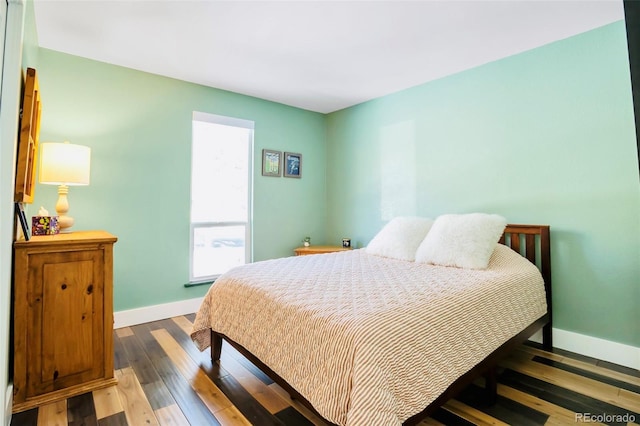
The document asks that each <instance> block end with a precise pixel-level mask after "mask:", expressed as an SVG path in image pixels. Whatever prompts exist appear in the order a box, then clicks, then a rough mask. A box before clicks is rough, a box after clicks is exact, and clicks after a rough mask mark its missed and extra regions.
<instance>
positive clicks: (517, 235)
mask: <svg viewBox="0 0 640 426" xmlns="http://www.w3.org/2000/svg"><path fill="white" fill-rule="evenodd" d="M500 243H501V244H504V245H506V246H508V247H511V248H512V249H513V250H514V251H516V252H518V253H519V254H521V255H522V256H524V257H526V258H527V259H529V261H530V262H531V263H533V264H534V265H536V266H537V267H538V269H540V272H541V273H542V277H543V279H544V286H545V293H546V298H547V313H546V314H544V315H543V316H542V317H540V318H538V319H537V320H536V321H534V322H533V323H531V324H530V325H529V326H528V327H527V328H525V329H524V330H523V331H521V332H520V333H519V334H517V335H516V336H514V337H513V338H511V339H510V340H508V341H507V342H505V343H504V344H503V345H502V346H500V347H499V348H498V349H496V350H495V351H493V352H492V353H491V354H489V355H488V356H487V357H486V358H485V359H484V360H483V361H481V362H480V363H478V364H476V365H475V366H474V367H473V368H471V370H469V371H467V372H466V373H465V374H464V375H462V376H461V377H460V378H458V380H456V381H455V382H453V383H452V384H451V385H450V386H449V387H448V388H447V389H446V390H445V391H444V392H443V393H442V394H441V395H440V396H439V397H438V398H436V399H435V400H434V401H433V402H432V403H431V404H429V405H428V406H427V407H426V408H425V409H424V410H423V411H421V412H420V413H418V414H416V415H414V416H412V417H410V418H408V419H407V420H406V421H405V422H404V424H405V425H415V424H417V423H419V422H420V421H422V420H424V419H425V418H426V417H429V416H430V415H432V414H433V413H434V412H435V411H436V410H437V409H438V408H439V407H440V406H442V405H443V404H444V403H446V402H447V401H448V400H449V399H451V398H453V397H454V396H456V395H457V394H458V393H459V392H461V391H462V390H463V389H464V388H466V387H467V386H469V385H470V384H471V383H472V382H473V381H474V380H476V379H477V378H479V377H482V376H484V377H485V380H486V382H485V383H486V392H487V402H488V403H489V404H493V403H494V402H495V400H496V398H497V387H498V384H497V374H496V370H497V364H498V361H499V360H500V359H501V358H504V357H505V356H507V355H508V354H509V353H511V352H513V350H515V348H516V347H518V346H519V345H521V344H522V343H524V342H525V341H526V340H528V339H529V338H530V337H531V336H532V335H533V334H534V333H535V332H536V331H538V330H540V329H541V328H542V346H543V348H544V350H547V351H550V350H551V348H552V347H553V342H552V335H551V327H552V322H551V317H552V315H551V312H552V310H551V254H550V253H551V249H550V244H549V226H547V225H507V227H506V228H505V231H504V234H503V235H502V237H501V238H500ZM223 340H225V341H227V343H229V344H230V345H231V346H233V347H234V348H235V349H236V350H237V351H238V352H240V353H241V354H242V355H243V356H245V357H246V358H247V359H248V360H249V361H251V362H252V363H253V364H255V365H256V366H257V367H258V368H259V369H260V370H262V371H263V372H264V373H265V374H266V375H268V376H269V377H271V379H273V380H274V381H275V382H276V383H278V384H279V385H280V386H281V387H282V388H283V389H285V390H286V391H287V392H288V393H289V395H290V396H291V398H292V399H296V400H299V401H300V402H301V403H302V404H303V405H305V406H306V407H307V408H309V409H310V410H311V411H312V412H313V413H314V414H316V415H317V416H318V417H320V418H322V416H321V415H320V414H319V413H318V412H317V411H316V410H315V409H314V408H313V406H312V405H311V403H310V402H309V401H307V400H306V399H305V398H304V397H303V396H302V395H300V393H298V391H296V390H295V389H294V388H293V387H291V385H289V384H288V383H287V382H286V381H285V380H284V379H282V378H281V377H280V376H279V375H278V374H276V373H275V372H274V371H273V370H271V368H269V367H268V366H267V365H265V364H264V363H263V362H262V361H260V360H259V359H258V358H257V357H255V356H254V355H253V354H252V353H251V352H249V351H248V350H247V349H245V348H244V347H243V346H242V345H240V344H238V343H236V342H234V341H233V340H231V339H229V338H228V337H227V336H225V335H223V334H220V333H217V332H215V331H213V330H211V361H212V362H214V363H215V362H219V360H220V353H221V351H222V341H223ZM327 423H328V424H331V423H330V422H327Z"/></svg>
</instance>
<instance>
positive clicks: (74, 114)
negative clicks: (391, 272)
mask: <svg viewBox="0 0 640 426" xmlns="http://www.w3.org/2000/svg"><path fill="white" fill-rule="evenodd" d="M38 53H39V54H38V71H39V73H40V82H41V89H42V90H41V91H42V99H43V106H44V112H43V118H42V129H41V141H46V140H51V141H63V140H70V141H71V142H75V143H79V144H84V145H88V146H91V147H92V149H93V153H92V161H93V163H92V182H91V185H90V186H88V187H74V188H71V192H70V200H71V207H72V211H71V213H72V215H73V216H75V217H76V226H75V229H78V230H81V229H106V230H108V231H110V232H112V233H114V234H116V235H117V236H118V237H119V242H118V243H117V246H116V258H115V308H116V310H125V309H130V308H135V307H141V306H147V305H153V304H158V303H164V302H171V301H177V300H182V299H188V298H192V297H198V296H201V295H203V294H204V291H205V290H206V288H205V287H200V288H193V289H185V288H184V287H183V284H184V283H185V282H186V280H187V277H188V241H189V240H188V213H189V212H188V205H189V154H190V151H189V149H190V126H191V112H192V111H193V110H198V111H203V112H209V113H214V114H221V115H228V116H232V117H238V118H244V119H249V120H254V121H255V122H256V131H255V154H254V161H255V165H254V172H255V180H254V185H255V186H254V189H255V200H254V232H253V236H254V258H255V260H262V259H267V258H272V257H279V256H287V255H290V253H291V250H292V248H293V247H295V246H296V245H298V243H299V241H300V239H301V238H302V237H303V236H305V235H311V237H312V239H313V241H314V242H316V243H324V242H335V241H338V240H339V239H341V238H343V237H351V238H352V239H353V242H354V244H356V245H358V246H363V245H366V244H367V243H368V241H369V240H370V239H371V237H372V236H373V235H374V234H375V233H376V232H377V231H378V230H379V229H380V227H381V226H382V225H383V224H384V223H385V222H386V221H387V220H388V219H390V218H391V217H393V216H397V215H407V214H418V215H425V216H432V217H435V216H437V215H439V214H442V213H449V212H472V211H485V212H495V213H500V214H502V215H504V216H505V217H507V219H508V220H509V221H510V222H512V223H544V224H549V225H551V227H552V228H551V229H552V239H553V242H552V250H553V252H552V263H553V279H554V286H555V291H554V303H555V306H554V314H555V326H556V327H557V328H560V329H564V330H568V331H574V332H577V333H582V334H586V335H591V336H595V337H600V338H603V339H607V340H612V341H617V342H621V343H626V344H630V345H634V346H640V329H639V327H640V314H639V310H637V304H638V301H639V300H640V278H639V277H640V184H639V176H638V166H637V164H638V163H637V152H636V145H635V143H636V142H635V135H634V123H633V115H632V114H633V109H632V99H631V88H630V79H629V69H628V57H627V51H626V38H625V29H624V23H623V22H618V23H614V24H611V25H608V26H605V27H602V28H599V29H597V30H593V31H590V32H588V33H585V34H581V35H578V36H575V37H572V38H569V39H566V40H563V41H559V42H556V43H553V44H550V45H547V46H544V47H541V48H538V49H535V50H531V51H528V52H525V53H522V54H519V55H515V56H512V57H509V58H506V59H503V60H500V61H496V62H493V63H490V64H486V65H484V66H481V67H478V68H475V69H472V70H468V71H465V72H462V73H459V74H456V75H453V76H450V77H447V78H443V79H440V80H438V81H434V82H431V83H428V84H424V85H421V86H417V87H414V88H412V89H408V90H405V91H402V92H399V93H396V94H393V95H389V96H385V97H383V98H379V99H376V100H373V101H370V102H366V103H363V104H360V105H357V106H354V107H352V108H348V109H345V110H342V111H338V112H335V113H332V114H329V115H327V116H323V115H321V114H316V113H312V112H309V111H304V110H300V109H296V108H291V107H287V106H283V105H280V104H276V103H272V102H268V101H264V100H260V99H255V98H251V97H247V96H242V95H238V94H234V93H230V92H225V91H221V90H217V89H211V88H207V87H203V86H198V85H194V84H190V83H185V82H181V81H177V80H172V79H168V78H164V77H159V76H155V75H151V74H147V73H142V72H138V71H134V70H131V69H126V68H122V67H116V66H112V65H107V64H104V63H99V62H95V61H91V60H88V59H83V58H78V57H74V56H70V55H66V54H63V53H59V52H53V51H50V50H46V49H40V50H39V52H38ZM262 148H269V149H278V150H282V151H284V150H289V151H294V152H301V153H302V154H303V155H304V162H303V167H304V169H303V178H302V179H301V180H297V179H284V178H267V177H262V176H261V175H260V161H261V160H260V152H261V150H262ZM36 191H37V192H36V202H35V204H34V206H33V209H35V208H37V207H38V206H39V205H40V204H44V205H45V206H46V207H48V208H49V209H50V210H53V205H54V204H55V199H56V189H55V187H48V186H44V185H39V186H38V187H37V190H36Z"/></svg>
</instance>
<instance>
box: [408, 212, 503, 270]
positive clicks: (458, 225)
mask: <svg viewBox="0 0 640 426" xmlns="http://www.w3.org/2000/svg"><path fill="white" fill-rule="evenodd" d="M505 226H507V221H506V219H505V218H504V217H502V216H499V215H497V214H485V213H469V214H447V215H442V216H438V218H437V219H436V220H435V222H434V223H433V226H432V227H431V230H430V231H429V233H428V234H427V236H426V237H425V239H424V241H423V242H422V244H420V246H419V247H418V250H417V252H416V262H424V263H432V264H434V265H442V266H455V267H458V268H469V269H486V268H487V266H488V265H489V259H490V258H491V254H492V253H493V251H494V250H495V248H496V244H497V243H498V240H499V239H500V236H501V235H502V233H503V232H504V228H505Z"/></svg>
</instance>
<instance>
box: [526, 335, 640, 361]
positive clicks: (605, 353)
mask: <svg viewBox="0 0 640 426" xmlns="http://www.w3.org/2000/svg"><path fill="white" fill-rule="evenodd" d="M529 340H532V341H534V342H537V343H542V330H540V331H538V332H536V334H534V335H533V336H531V338H530V339H529ZM553 347H554V348H558V349H564V350H565V351H570V352H575V353H577V354H580V355H585V356H589V357H592V358H596V359H599V360H602V361H607V362H611V363H614V364H618V365H623V366H625V367H630V368H635V369H636V370H640V348H637V347H635V346H630V345H625V344H622V343H617V342H612V341H610V340H604V339H600V338H597V337H591V336H587V335H585V334H579V333H574V332H572V331H566V330H561V329H559V328H554V329H553Z"/></svg>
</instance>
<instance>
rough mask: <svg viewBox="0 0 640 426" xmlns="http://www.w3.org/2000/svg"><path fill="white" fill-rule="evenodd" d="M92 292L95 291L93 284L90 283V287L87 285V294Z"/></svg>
mask: <svg viewBox="0 0 640 426" xmlns="http://www.w3.org/2000/svg"><path fill="white" fill-rule="evenodd" d="M91 293H93V284H89V287H87V294H91Z"/></svg>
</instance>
